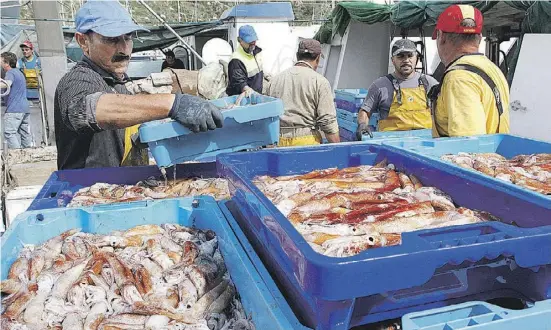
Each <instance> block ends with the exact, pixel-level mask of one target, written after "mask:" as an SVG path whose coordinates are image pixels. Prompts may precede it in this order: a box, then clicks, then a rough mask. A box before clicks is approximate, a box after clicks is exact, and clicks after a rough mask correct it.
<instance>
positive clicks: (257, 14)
mask: <svg viewBox="0 0 551 330" xmlns="http://www.w3.org/2000/svg"><path fill="white" fill-rule="evenodd" d="M234 17H235V18H243V17H249V18H277V19H282V20H285V21H292V20H294V19H295V14H294V12H293V7H292V6H291V3H290V2H266V3H259V4H251V5H237V6H235V7H233V8H230V9H228V10H226V11H225V12H224V13H223V14H222V16H220V19H221V20H223V19H227V18H234Z"/></svg>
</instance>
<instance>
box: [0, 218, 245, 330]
mask: <svg viewBox="0 0 551 330" xmlns="http://www.w3.org/2000/svg"><path fill="white" fill-rule="evenodd" d="M1 291H2V294H3V295H5V296H4V297H3V298H2V307H1V308H2V316H1V317H2V329H54V328H56V329H71V330H80V329H83V330H84V329H85V330H91V329H166V330H169V329H180V330H186V329H187V330H191V329H193V330H213V329H216V330H221V329H223V330H228V329H240V330H246V329H254V325H253V324H252V323H251V321H250V320H248V319H247V318H246V316H245V314H244V311H243V307H242V305H241V303H240V301H239V300H238V299H237V296H236V290H235V287H234V285H233V283H232V282H231V280H230V278H229V275H228V273H227V271H226V266H225V264H224V260H223V258H222V255H221V254H220V250H219V249H218V239H217V237H216V235H215V233H214V232H212V231H201V230H198V229H195V228H188V227H183V226H180V225H177V224H164V225H161V226H157V225H143V226H137V227H134V228H131V229H129V230H126V231H122V232H112V233H111V234H109V235H95V234H90V233H84V232H81V231H79V230H78V229H74V230H69V231H67V232H64V233H62V234H61V235H59V236H56V237H54V238H52V239H50V240H48V241H46V242H45V243H44V244H42V245H40V246H29V245H27V246H25V247H24V248H23V250H22V251H21V253H20V255H19V257H18V258H17V259H16V260H15V261H14V263H13V264H12V265H11V268H10V270H9V273H8V276H7V279H6V280H5V281H2V282H1Z"/></svg>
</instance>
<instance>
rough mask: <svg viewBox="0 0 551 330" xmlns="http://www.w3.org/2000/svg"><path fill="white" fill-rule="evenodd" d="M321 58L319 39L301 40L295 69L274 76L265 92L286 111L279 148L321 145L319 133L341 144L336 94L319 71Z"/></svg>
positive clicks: (281, 119) (330, 140) (281, 127)
mask: <svg viewBox="0 0 551 330" xmlns="http://www.w3.org/2000/svg"><path fill="white" fill-rule="evenodd" d="M320 57H321V45H320V43H319V42H318V41H317V40H313V39H306V40H302V41H301V42H300V44H299V46H298V52H297V60H298V61H297V63H296V64H295V66H293V67H292V68H290V69H288V70H286V71H283V72H282V73H280V74H278V75H276V76H275V77H273V78H272V79H271V80H270V82H269V83H267V85H266V87H265V89H264V94H266V95H269V96H272V97H276V98H280V99H281V100H282V101H283V106H284V108H285V113H284V114H283V115H282V116H281V117H280V138H279V144H278V145H279V146H282V147H288V146H302V145H313V144H320V143H321V140H322V139H321V133H320V130H321V131H323V132H324V133H325V136H326V138H327V141H329V142H331V143H336V142H340V140H339V134H338V133H339V126H338V125H337V114H336V110H335V104H334V103H333V91H332V90H331V86H330V85H329V81H328V80H327V79H326V78H325V77H324V76H322V75H321V74H319V73H317V72H316V69H317V67H318V65H319V62H320Z"/></svg>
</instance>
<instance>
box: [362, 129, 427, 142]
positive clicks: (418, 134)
mask: <svg viewBox="0 0 551 330" xmlns="http://www.w3.org/2000/svg"><path fill="white" fill-rule="evenodd" d="M404 138H406V139H405V140H404V141H410V140H411V138H432V130H430V129H417V130H410V131H391V132H378V131H376V132H373V138H370V137H369V135H364V136H363V138H362V141H366V142H374V141H377V143H379V142H380V140H384V141H387V140H389V141H391V142H392V141H402V140H400V139H404ZM414 141H415V140H414ZM382 143H384V142H382Z"/></svg>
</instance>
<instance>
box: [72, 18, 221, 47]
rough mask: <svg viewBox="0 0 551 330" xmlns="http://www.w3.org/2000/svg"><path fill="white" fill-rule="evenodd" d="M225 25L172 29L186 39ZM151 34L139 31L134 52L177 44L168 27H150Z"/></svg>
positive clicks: (174, 26)
mask: <svg viewBox="0 0 551 330" xmlns="http://www.w3.org/2000/svg"><path fill="white" fill-rule="evenodd" d="M221 24H223V22H222V21H212V22H199V23H189V24H181V25H171V27H172V28H173V29H174V30H175V31H176V32H177V33H178V34H179V35H180V36H181V37H186V36H190V35H194V34H196V33H198V32H201V31H203V30H206V29H210V28H214V27H216V26H218V25H221ZM148 29H149V30H150V32H142V31H139V32H137V33H138V37H137V38H135V39H134V48H133V49H132V51H133V52H141V51H146V50H154V49H158V48H165V47H167V46H170V45H172V44H173V43H175V42H177V41H178V39H177V38H176V36H175V35H174V34H172V32H170V31H169V30H168V29H167V28H166V27H164V26H163V27H148ZM74 32H75V31H74V30H71V29H64V30H63V35H64V36H65V37H72V36H73V35H74Z"/></svg>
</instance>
